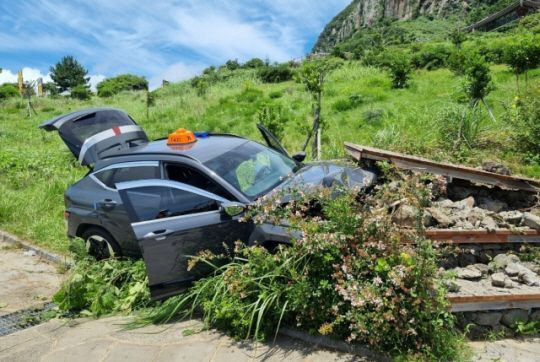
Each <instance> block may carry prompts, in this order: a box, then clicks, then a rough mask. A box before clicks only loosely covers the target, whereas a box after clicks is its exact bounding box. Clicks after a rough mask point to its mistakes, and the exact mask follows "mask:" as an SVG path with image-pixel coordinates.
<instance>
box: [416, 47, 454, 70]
mask: <svg viewBox="0 0 540 362" xmlns="http://www.w3.org/2000/svg"><path fill="white" fill-rule="evenodd" d="M450 54H452V48H451V47H449V46H448V45H445V44H437V45H430V46H426V47H424V48H422V49H421V50H419V51H418V52H417V53H415V54H414V55H413V57H412V60H411V63H412V64H413V65H414V66H415V67H416V68H427V69H428V70H433V69H438V68H443V67H445V66H446V64H447V61H448V57H449V56H450Z"/></svg>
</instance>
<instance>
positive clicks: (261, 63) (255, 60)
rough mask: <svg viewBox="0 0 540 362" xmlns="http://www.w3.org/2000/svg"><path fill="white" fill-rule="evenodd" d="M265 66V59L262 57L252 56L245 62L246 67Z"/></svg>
mask: <svg viewBox="0 0 540 362" xmlns="http://www.w3.org/2000/svg"><path fill="white" fill-rule="evenodd" d="M264 66H265V64H264V61H263V60H262V59H260V58H252V59H250V60H248V61H247V62H245V63H244V65H243V67H244V68H253V69H256V68H260V67H264Z"/></svg>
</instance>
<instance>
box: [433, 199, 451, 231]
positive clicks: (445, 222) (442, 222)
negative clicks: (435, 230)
mask: <svg viewBox="0 0 540 362" xmlns="http://www.w3.org/2000/svg"><path fill="white" fill-rule="evenodd" d="M448 201H450V200H448ZM427 211H428V212H429V213H430V215H431V217H432V218H433V220H435V222H436V223H437V225H438V226H440V227H442V228H447V227H450V226H452V225H454V221H453V220H452V219H450V218H449V217H448V216H447V215H446V214H445V213H444V212H442V211H441V210H440V209H438V208H436V207H430V208H428V209H427Z"/></svg>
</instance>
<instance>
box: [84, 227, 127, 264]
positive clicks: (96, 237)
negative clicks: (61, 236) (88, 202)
mask: <svg viewBox="0 0 540 362" xmlns="http://www.w3.org/2000/svg"><path fill="white" fill-rule="evenodd" d="M82 239H83V240H84V243H85V246H86V252H87V253H88V254H89V255H92V256H93V257H94V258H96V259H97V260H102V259H108V258H114V257H117V256H120V247H119V246H118V244H117V243H116V240H114V238H113V237H112V235H111V234H109V233H108V232H107V231H105V230H103V229H101V228H98V227H91V228H88V229H87V230H86V231H85V232H84V233H83V234H82Z"/></svg>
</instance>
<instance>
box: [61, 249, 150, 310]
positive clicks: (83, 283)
mask: <svg viewBox="0 0 540 362" xmlns="http://www.w3.org/2000/svg"><path fill="white" fill-rule="evenodd" d="M75 245H76V249H77V253H78V254H79V255H83V254H84V246H82V242H81V243H76V244H75ZM53 301H54V302H55V303H56V304H57V305H58V308H59V310H60V311H62V312H70V313H73V312H75V313H79V314H81V315H90V316H94V317H99V316H101V315H105V314H110V313H115V312H116V313H130V312H131V311H133V310H136V309H139V308H142V307H145V306H147V305H148V304H149V302H150V293H149V291H148V280H147V276H146V268H145V265H144V262H143V261H142V260H137V261H133V260H127V259H126V260H121V259H108V260H101V261H96V260H95V259H93V258H91V257H82V258H79V259H77V262H76V264H75V266H74V267H73V268H72V269H71V271H70V274H69V276H68V277H67V279H66V280H65V281H64V283H63V284H62V287H61V288H60V290H59V291H58V292H57V293H56V294H55V295H54V297H53Z"/></svg>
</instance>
